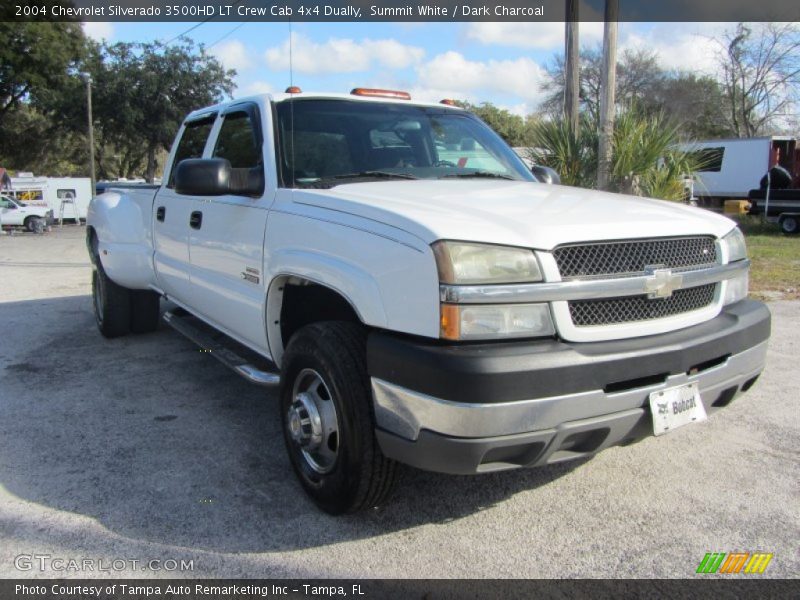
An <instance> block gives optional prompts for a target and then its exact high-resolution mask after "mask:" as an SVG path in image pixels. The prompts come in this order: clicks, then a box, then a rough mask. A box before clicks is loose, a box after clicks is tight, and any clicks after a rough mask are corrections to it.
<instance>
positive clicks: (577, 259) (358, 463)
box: [87, 89, 770, 514]
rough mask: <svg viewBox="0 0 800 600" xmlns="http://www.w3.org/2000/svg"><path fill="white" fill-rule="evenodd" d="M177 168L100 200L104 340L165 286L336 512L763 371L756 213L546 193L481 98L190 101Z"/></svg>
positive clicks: (300, 472) (183, 318) (97, 264)
mask: <svg viewBox="0 0 800 600" xmlns="http://www.w3.org/2000/svg"><path fill="white" fill-rule="evenodd" d="M468 140H471V141H468ZM462 148H465V149H466V150H464V151H465V152H466V154H464V155H460V154H459V152H460V151H461V149H462ZM443 152H444V156H445V157H446V158H442V156H443V154H442V153H443ZM167 165H168V166H167V168H166V172H165V174H164V180H163V183H162V184H161V185H160V186H150V187H146V186H141V187H137V188H129V189H118V190H113V189H110V190H108V191H106V193H104V194H102V195H100V196H98V197H96V198H95V199H94V200H93V201H92V203H91V206H90V208H89V218H88V227H87V243H88V249H89V253H90V255H91V259H92V262H93V265H94V272H93V276H92V287H93V302H94V310H95V315H96V318H97V324H98V326H99V328H100V331H101V332H102V333H103V335H105V336H107V337H116V336H121V335H124V334H127V333H129V332H134V333H139V332H146V331H152V330H154V329H156V328H157V327H158V323H159V298H162V297H165V298H167V299H169V300H170V301H172V302H173V303H174V304H175V305H177V306H178V307H179V309H177V310H170V311H168V312H167V313H166V314H165V315H164V318H165V320H166V321H167V322H168V323H169V324H170V325H172V326H173V327H175V328H176V329H177V330H178V331H180V332H181V333H183V334H185V335H186V336H188V337H189V338H190V339H192V340H194V341H195V342H196V343H198V344H200V345H201V346H202V347H203V348H205V349H206V350H210V353H211V354H212V355H213V356H215V357H217V358H218V359H219V360H221V361H222V362H223V363H225V364H227V365H228V366H230V367H232V368H233V369H234V370H235V371H236V372H237V373H239V374H240V375H242V376H244V377H246V378H247V379H249V380H251V381H253V382H256V383H260V384H263V385H279V386H280V412H281V415H282V421H283V432H284V438H285V442H286V447H287V450H288V453H289V456H290V458H291V463H292V466H293V468H294V471H295V473H296V474H297V476H298V478H299V480H300V482H301V483H302V485H303V487H304V488H305V490H306V491H307V492H308V494H309V495H310V496H311V497H312V498H313V499H314V501H315V502H316V503H317V504H318V505H319V506H320V507H321V508H323V509H324V510H326V511H328V512H331V513H334V514H337V513H342V512H352V511H356V510H359V509H363V508H367V507H371V506H375V505H376V504H378V503H380V502H381V501H382V500H384V499H385V498H386V496H387V494H388V493H389V491H390V490H391V487H392V483H393V481H394V479H395V476H396V472H397V471H396V465H397V463H405V464H408V465H412V466H414V467H418V468H421V469H427V470H431V471H438V472H443V473H460V474H467V473H484V472H491V471H499V470H505V469H513V468H518V467H528V466H539V465H546V464H552V463H558V462H562V461H566V460H571V459H576V458H581V457H586V456H590V455H593V454H595V453H596V452H599V451H601V450H603V449H605V448H608V447H610V446H614V445H618V444H628V443H631V442H634V441H636V440H639V439H642V438H644V437H646V436H649V435H653V434H656V435H661V434H664V433H667V432H671V431H673V430H674V429H676V428H677V427H680V426H682V425H686V424H689V423H692V422H699V421H702V420H704V419H705V418H706V414H707V413H710V412H714V411H716V410H717V409H719V408H721V407H724V406H726V405H728V404H729V403H730V402H731V400H733V398H734V397H735V396H736V395H737V394H738V393H739V392H740V391H746V390H747V389H749V388H750V387H751V386H752V385H753V383H754V382H755V381H756V379H757V378H758V376H759V374H760V373H761V370H762V369H763V367H764V362H765V357H766V348H767V340H768V338H769V334H770V315H769V311H768V310H767V308H766V307H765V305H764V304H762V303H760V302H756V301H753V300H749V299H747V282H748V268H749V264H750V263H749V261H748V259H747V255H746V250H745V240H744V237H743V235H742V233H741V232H740V231H739V229H738V228H737V227H736V226H735V223H733V222H732V221H730V220H729V219H727V218H725V217H723V216H721V215H716V214H713V213H711V212H708V211H704V210H700V209H696V208H692V207H689V206H685V205H680V204H675V203H670V202H663V201H659V200H649V199H643V198H636V197H628V196H622V195H618V194H610V193H604V192H598V191H592V190H585V189H577V188H569V187H564V186H560V185H547V184H544V183H541V182H538V181H537V180H536V178H535V177H534V176H533V174H532V173H531V171H530V170H529V169H528V168H527V167H526V166H525V164H524V163H523V162H522V161H521V160H520V158H519V157H518V156H516V155H515V154H514V153H513V151H512V150H511V148H509V147H508V146H507V145H506V144H505V143H504V142H503V141H502V139H501V138H500V137H499V136H498V135H497V134H496V133H494V132H493V131H492V130H491V129H490V128H489V127H488V126H487V125H485V124H484V123H483V122H482V121H481V120H480V119H478V118H477V117H476V116H474V115H473V114H471V113H469V112H467V111H464V110H462V109H460V108H456V107H452V106H447V105H443V104H442V105H439V104H427V103H419V102H412V101H411V99H410V97H409V96H408V95H407V94H405V93H403V92H391V91H384V90H366V89H356V90H354V91H353V92H352V93H351V94H306V93H298V92H297V91H296V90H294V91H293V93H286V94H277V95H274V96H271V95H260V96H253V97H250V98H245V99H242V100H235V101H232V102H227V103H223V104H218V105H216V106H211V107H208V108H204V109H201V110H198V111H196V112H193V113H192V114H190V115H189V116H188V117H187V118H186V120H185V122H184V123H183V126H182V127H181V129H180V131H179V132H178V136H177V139H176V141H175V144H174V145H173V149H172V151H171V154H170V157H169V160H168V163H167ZM666 443H667V444H669V442H666Z"/></svg>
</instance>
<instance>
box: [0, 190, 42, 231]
mask: <svg viewBox="0 0 800 600" xmlns="http://www.w3.org/2000/svg"><path fill="white" fill-rule="evenodd" d="M50 216H52V213H51V211H50V209H49V208H47V207H46V206H31V205H27V204H24V203H22V202H17V201H16V200H13V199H11V198H9V197H8V196H0V225H5V226H11V227H24V228H25V229H27V230H28V231H37V230H40V229H41V228H42V227H43V226H44V224H45V222H46V221H47V219H48V218H49V217H50Z"/></svg>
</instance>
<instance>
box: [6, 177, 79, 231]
mask: <svg viewBox="0 0 800 600" xmlns="http://www.w3.org/2000/svg"><path fill="white" fill-rule="evenodd" d="M4 194H5V195H6V196H9V197H11V198H12V199H14V200H16V201H18V202H19V203H21V204H24V205H28V206H46V207H47V208H49V209H50V210H52V211H53V217H54V218H56V219H58V218H59V217H60V216H63V218H64V219H65V220H75V221H76V222H77V221H79V220H81V219H82V220H85V219H86V211H87V209H88V208H89V202H90V201H91V199H92V195H93V194H92V181H91V179H89V178H88V177H34V176H33V174H20V176H18V177H12V178H11V189H10V190H6V191H5V192H4ZM62 209H63V215H62Z"/></svg>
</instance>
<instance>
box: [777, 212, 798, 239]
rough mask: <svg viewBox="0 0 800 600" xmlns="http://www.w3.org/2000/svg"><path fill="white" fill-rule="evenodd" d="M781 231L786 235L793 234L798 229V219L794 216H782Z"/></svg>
mask: <svg viewBox="0 0 800 600" xmlns="http://www.w3.org/2000/svg"><path fill="white" fill-rule="evenodd" d="M781 231H783V233H785V234H787V235H793V234H795V233H797V232H798V231H800V221H798V218H797V217H795V216H790V217H784V218H783V219H781Z"/></svg>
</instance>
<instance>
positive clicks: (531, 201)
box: [294, 179, 734, 250]
mask: <svg viewBox="0 0 800 600" xmlns="http://www.w3.org/2000/svg"><path fill="white" fill-rule="evenodd" d="M294 199H295V202H299V203H301V204H307V205H312V206H317V207H320V208H324V209H330V210H334V211H337V212H343V213H348V214H352V215H355V216H360V217H363V218H366V219H369V220H371V221H377V222H379V223H383V224H385V225H389V226H392V227H396V228H399V229H402V230H404V231H407V232H408V233H411V234H413V235H415V236H417V237H419V238H421V239H422V240H424V241H425V242H426V243H428V244H430V243H432V242H434V241H436V240H440V239H451V240H466V241H474V242H485V243H492V244H506V245H510V246H524V247H530V248H536V249H539V250H550V249H552V248H554V247H555V246H558V245H559V244H563V243H567V242H576V241H596V240H613V239H630V238H644V237H669V236H679V235H700V234H705V235H714V236H717V237H721V236H723V235H725V234H726V233H728V232H729V231H730V230H731V229H732V228H733V227H734V223H733V221H731V220H730V219H727V218H725V217H722V216H720V215H717V214H714V213H711V212H709V211H707V210H703V209H699V208H693V207H691V206H686V205H684V204H678V203H674V202H666V201H663V200H652V199H648V198H640V197H636V196H625V195H622V194H612V193H607V192H598V191H595V190H586V189H582V188H573V187H567V186H561V185H545V184H541V183H532V182H531V183H529V182H521V181H506V180H480V179H461V180H420V181H401V180H393V181H386V182H383V181H381V182H376V183H356V184H347V185H339V186H336V187H335V188H332V189H329V190H297V191H296V193H295V196H294Z"/></svg>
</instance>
